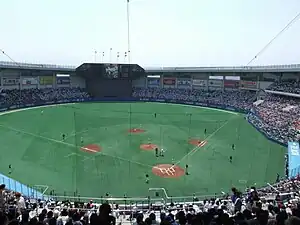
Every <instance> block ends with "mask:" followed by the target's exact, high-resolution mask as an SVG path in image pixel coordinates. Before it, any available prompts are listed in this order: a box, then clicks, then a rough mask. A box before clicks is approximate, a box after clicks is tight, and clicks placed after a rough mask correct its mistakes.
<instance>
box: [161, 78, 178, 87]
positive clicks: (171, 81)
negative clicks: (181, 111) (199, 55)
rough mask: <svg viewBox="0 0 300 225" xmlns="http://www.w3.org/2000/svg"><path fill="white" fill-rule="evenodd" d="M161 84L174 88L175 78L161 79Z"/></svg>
mask: <svg viewBox="0 0 300 225" xmlns="http://www.w3.org/2000/svg"><path fill="white" fill-rule="evenodd" d="M163 83H164V85H171V86H175V84H176V78H164V79H163Z"/></svg>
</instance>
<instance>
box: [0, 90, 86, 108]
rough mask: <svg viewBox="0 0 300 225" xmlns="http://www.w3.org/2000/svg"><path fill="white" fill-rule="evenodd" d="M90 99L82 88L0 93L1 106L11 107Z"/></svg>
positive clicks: (4, 91) (6, 91) (3, 91)
mask: <svg viewBox="0 0 300 225" xmlns="http://www.w3.org/2000/svg"><path fill="white" fill-rule="evenodd" d="M89 97H90V95H89V94H88V93H87V92H86V91H85V90H84V89H82V88H57V89H54V88H44V89H35V88H32V89H23V90H17V89H13V90H2V91H1V93H0V106H2V107H9V106H12V105H25V104H38V103H41V102H49V101H59V100H68V99H77V98H81V99H83V98H89Z"/></svg>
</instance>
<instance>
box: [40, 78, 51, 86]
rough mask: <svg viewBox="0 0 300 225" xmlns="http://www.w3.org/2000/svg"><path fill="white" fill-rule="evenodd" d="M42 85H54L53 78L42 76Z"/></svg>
mask: <svg viewBox="0 0 300 225" xmlns="http://www.w3.org/2000/svg"><path fill="white" fill-rule="evenodd" d="M40 84H41V85H53V77H52V76H41V77H40Z"/></svg>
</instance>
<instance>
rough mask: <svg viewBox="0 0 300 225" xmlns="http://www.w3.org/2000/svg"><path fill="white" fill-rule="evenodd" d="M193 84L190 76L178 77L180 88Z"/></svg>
mask: <svg viewBox="0 0 300 225" xmlns="http://www.w3.org/2000/svg"><path fill="white" fill-rule="evenodd" d="M191 86H192V81H191V79H188V78H177V87H178V88H189V87H191Z"/></svg>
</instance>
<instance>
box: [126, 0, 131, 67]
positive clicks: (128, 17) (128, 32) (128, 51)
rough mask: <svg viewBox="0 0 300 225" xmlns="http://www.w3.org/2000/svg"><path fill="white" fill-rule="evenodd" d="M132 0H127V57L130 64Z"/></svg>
mask: <svg viewBox="0 0 300 225" xmlns="http://www.w3.org/2000/svg"><path fill="white" fill-rule="evenodd" d="M129 1H130V0H127V58H128V64H130V56H131V52H130V11H129V6H130V3H129Z"/></svg>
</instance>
